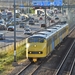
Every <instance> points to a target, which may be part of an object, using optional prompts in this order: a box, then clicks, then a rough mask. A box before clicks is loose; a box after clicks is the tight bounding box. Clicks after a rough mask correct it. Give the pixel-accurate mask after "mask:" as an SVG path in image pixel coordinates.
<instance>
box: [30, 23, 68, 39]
mask: <svg viewBox="0 0 75 75" xmlns="http://www.w3.org/2000/svg"><path fill="white" fill-rule="evenodd" d="M67 25H68V24H63V25H56V26H54V27H52V28H48V29H46V30H43V31H39V32H37V33H36V34H33V35H32V36H30V37H34V36H37V37H38V36H40V37H43V38H49V37H50V36H52V35H53V34H55V33H56V32H58V31H59V30H61V29H62V28H64V27H65V26H67Z"/></svg>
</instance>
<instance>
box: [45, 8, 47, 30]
mask: <svg viewBox="0 0 75 75" xmlns="http://www.w3.org/2000/svg"><path fill="white" fill-rule="evenodd" d="M45 25H46V26H45V29H46V27H47V24H46V7H45Z"/></svg>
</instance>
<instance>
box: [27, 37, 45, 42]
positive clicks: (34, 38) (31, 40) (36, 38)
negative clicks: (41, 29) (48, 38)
mask: <svg viewBox="0 0 75 75" xmlns="http://www.w3.org/2000/svg"><path fill="white" fill-rule="evenodd" d="M44 40H45V38H42V37H31V38H29V39H28V43H34V42H39V43H43V42H44Z"/></svg>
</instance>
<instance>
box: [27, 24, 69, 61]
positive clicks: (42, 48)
mask: <svg viewBox="0 0 75 75" xmlns="http://www.w3.org/2000/svg"><path fill="white" fill-rule="evenodd" d="M68 32H69V25H68V24H63V25H56V26H54V27H52V28H48V29H45V30H43V31H39V32H37V33H35V34H33V35H32V36H30V37H28V38H27V39H26V56H27V57H28V59H30V60H31V61H33V62H36V61H37V59H39V58H44V57H46V56H47V55H48V54H50V53H51V52H52V50H54V48H55V47H56V46H57V45H58V44H59V43H60V42H61V41H62V40H63V39H64V38H65V37H66V36H67V35H68Z"/></svg>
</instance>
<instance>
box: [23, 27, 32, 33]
mask: <svg viewBox="0 0 75 75" xmlns="http://www.w3.org/2000/svg"><path fill="white" fill-rule="evenodd" d="M24 34H32V31H31V29H30V28H27V29H25V30H24Z"/></svg>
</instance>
